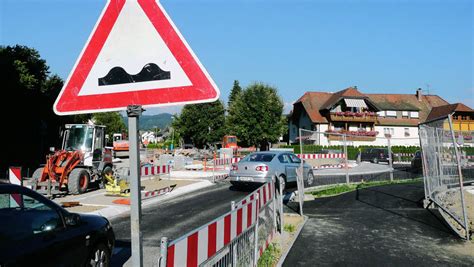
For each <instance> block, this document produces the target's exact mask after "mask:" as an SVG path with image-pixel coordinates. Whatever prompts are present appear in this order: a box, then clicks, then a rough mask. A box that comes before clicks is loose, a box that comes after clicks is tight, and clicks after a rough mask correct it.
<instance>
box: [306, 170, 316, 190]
mask: <svg viewBox="0 0 474 267" xmlns="http://www.w3.org/2000/svg"><path fill="white" fill-rule="evenodd" d="M313 182H314V174H313V171H310V172H309V173H308V179H307V180H306V183H307V184H308V186H312V185H313Z"/></svg>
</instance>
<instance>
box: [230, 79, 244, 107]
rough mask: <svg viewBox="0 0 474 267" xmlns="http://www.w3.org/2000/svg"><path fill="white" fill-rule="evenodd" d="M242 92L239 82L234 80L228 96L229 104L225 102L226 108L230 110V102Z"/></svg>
mask: <svg viewBox="0 0 474 267" xmlns="http://www.w3.org/2000/svg"><path fill="white" fill-rule="evenodd" d="M241 92H242V87H240V85H239V81H237V80H235V81H234V86H233V87H232V90H231V91H230V95H229V102H227V106H228V108H230V106H231V104H232V102H234V100H235V99H236V98H237V97H238V96H239V95H240V93H241Z"/></svg>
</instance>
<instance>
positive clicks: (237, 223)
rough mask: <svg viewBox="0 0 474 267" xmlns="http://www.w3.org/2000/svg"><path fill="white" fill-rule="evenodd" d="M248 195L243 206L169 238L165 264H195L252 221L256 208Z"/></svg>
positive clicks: (198, 263)
mask: <svg viewBox="0 0 474 267" xmlns="http://www.w3.org/2000/svg"><path fill="white" fill-rule="evenodd" d="M250 199H251V201H250V202H247V201H245V202H244V204H243V206H242V207H239V208H236V209H235V210H233V211H230V212H229V213H227V214H226V215H224V216H222V217H220V218H218V219H216V220H214V221H213V222H211V223H209V224H206V225H204V226H203V227H201V228H199V229H197V230H195V231H193V232H191V233H189V234H187V235H185V236H184V237H183V238H181V239H178V240H176V241H174V242H172V243H171V244H170V245H169V246H168V249H167V262H166V266H168V267H172V266H179V267H182V266H183V267H184V266H186V267H195V266H196V267H197V266H199V265H200V264H201V263H203V262H205V261H206V260H207V259H209V258H210V257H212V256H214V254H216V252H218V251H219V250H221V249H222V248H223V247H224V246H226V245H228V244H229V243H230V242H231V241H232V240H233V239H235V238H236V237H237V236H239V235H240V234H241V233H243V232H244V231H245V230H247V229H248V228H249V227H251V226H252V225H254V224H255V223H256V221H257V219H258V213H259V209H258V205H257V200H256V199H255V196H253V195H252V196H250Z"/></svg>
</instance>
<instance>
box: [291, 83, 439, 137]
mask: <svg viewBox="0 0 474 267" xmlns="http://www.w3.org/2000/svg"><path fill="white" fill-rule="evenodd" d="M446 104H448V103H447V102H446V101H445V100H444V99H442V98H440V97H439V96H436V95H423V94H422V92H421V90H420V89H418V90H417V91H416V93H415V94H412V95H411V94H362V93H361V92H359V91H358V90H357V87H350V88H347V89H344V90H342V91H339V92H336V93H326V92H307V93H305V94H304V95H303V96H302V97H301V98H300V99H298V100H297V101H296V102H295V103H294V105H293V111H292V113H291V115H290V118H289V124H288V129H289V141H290V143H298V142H299V129H300V128H301V129H305V130H311V131H316V132H319V134H313V135H312V136H311V137H310V138H309V137H308V136H305V134H306V135H307V134H309V133H305V134H303V137H302V139H303V141H304V142H305V144H316V145H323V146H329V145H342V144H343V141H342V137H341V136H340V135H341V134H345V135H347V144H348V145H353V146H362V145H364V146H366V145H369V146H370V145H373V146H386V145H387V137H390V139H391V145H392V146H419V136H418V124H419V123H421V122H423V121H425V120H426V118H427V116H428V115H429V113H430V111H431V109H432V108H433V107H437V106H442V105H446Z"/></svg>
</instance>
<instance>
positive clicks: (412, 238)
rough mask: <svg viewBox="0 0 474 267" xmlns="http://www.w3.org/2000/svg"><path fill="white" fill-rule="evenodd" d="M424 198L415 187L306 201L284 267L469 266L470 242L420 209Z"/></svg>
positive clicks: (472, 261) (473, 258)
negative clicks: (301, 223) (302, 223)
mask: <svg viewBox="0 0 474 267" xmlns="http://www.w3.org/2000/svg"><path fill="white" fill-rule="evenodd" d="M423 197H424V191H423V183H414V184H397V185H387V186H378V187H371V188H365V189H360V190H357V191H355V192H350V193H346V194H342V195H339V196H335V197H327V198H319V199H315V200H314V201H308V202H305V204H304V209H303V210H304V214H305V215H307V216H308V217H309V220H308V221H307V223H306V225H305V226H304V228H303V230H302V232H301V234H300V236H299V237H298V239H297V240H296V242H295V244H294V246H293V248H292V249H291V251H290V253H289V254H288V257H287V258H286V260H285V262H284V264H283V266H318V265H356V266H359V265H364V266H367V265H369V266H407V265H413V266H440V265H442V266H445V265H454V266H473V265H474V243H471V242H466V241H463V240H461V239H459V238H458V237H457V236H456V235H455V234H454V233H453V232H452V231H451V230H450V228H449V227H448V226H447V225H446V223H445V222H444V221H443V219H441V216H440V215H439V213H438V212H437V211H436V210H428V209H424V208H423V206H422V201H423Z"/></svg>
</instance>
